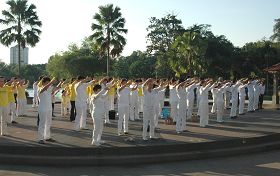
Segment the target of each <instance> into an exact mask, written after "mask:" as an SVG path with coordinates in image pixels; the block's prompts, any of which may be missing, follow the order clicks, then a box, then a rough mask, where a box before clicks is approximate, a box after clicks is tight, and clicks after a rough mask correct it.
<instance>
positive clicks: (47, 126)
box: [38, 109, 52, 140]
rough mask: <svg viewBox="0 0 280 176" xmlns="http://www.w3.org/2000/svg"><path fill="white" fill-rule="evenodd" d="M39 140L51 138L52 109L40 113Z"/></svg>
mask: <svg viewBox="0 0 280 176" xmlns="http://www.w3.org/2000/svg"><path fill="white" fill-rule="evenodd" d="M39 119H40V120H39V126H38V139H39V140H46V139H50V138H51V124H52V109H49V110H46V109H45V110H44V111H39Z"/></svg>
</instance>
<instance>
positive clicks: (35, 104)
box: [32, 94, 39, 107]
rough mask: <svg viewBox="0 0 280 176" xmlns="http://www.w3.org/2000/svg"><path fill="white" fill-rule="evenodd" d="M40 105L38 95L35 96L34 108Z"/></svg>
mask: <svg viewBox="0 0 280 176" xmlns="http://www.w3.org/2000/svg"><path fill="white" fill-rule="evenodd" d="M38 105H39V103H38V95H36V94H34V97H33V105H32V106H33V107H36V106H38Z"/></svg>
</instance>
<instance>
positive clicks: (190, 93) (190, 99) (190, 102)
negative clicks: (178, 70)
mask: <svg viewBox="0 0 280 176" xmlns="http://www.w3.org/2000/svg"><path fill="white" fill-rule="evenodd" d="M198 81H199V80H197V79H194V80H193V82H191V83H190V84H188V85H187V86H186V92H187V120H190V119H191V118H192V113H193V107H194V89H195V88H197V86H198V84H197V83H198Z"/></svg>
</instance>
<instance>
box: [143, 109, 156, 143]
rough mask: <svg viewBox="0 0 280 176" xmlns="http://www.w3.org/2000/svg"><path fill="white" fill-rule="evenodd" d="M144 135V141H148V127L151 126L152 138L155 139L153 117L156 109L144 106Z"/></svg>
mask: <svg viewBox="0 0 280 176" xmlns="http://www.w3.org/2000/svg"><path fill="white" fill-rule="evenodd" d="M143 110H144V111H143V133H142V137H143V139H147V133H148V132H147V130H148V126H149V125H150V138H153V137H154V136H155V124H154V119H153V115H154V114H155V111H154V110H155V109H154V107H146V106H144V109H143Z"/></svg>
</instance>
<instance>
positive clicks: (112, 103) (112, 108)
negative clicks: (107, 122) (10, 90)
mask: <svg viewBox="0 0 280 176" xmlns="http://www.w3.org/2000/svg"><path fill="white" fill-rule="evenodd" d="M114 100H115V96H114V95H108V101H109V102H108V104H109V111H112V110H115V104H114Z"/></svg>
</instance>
